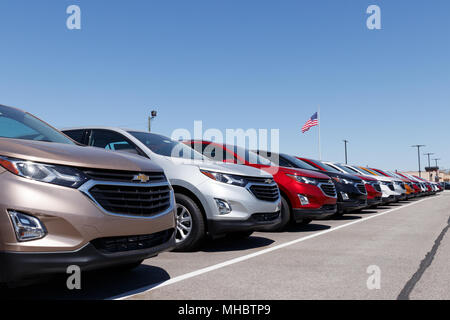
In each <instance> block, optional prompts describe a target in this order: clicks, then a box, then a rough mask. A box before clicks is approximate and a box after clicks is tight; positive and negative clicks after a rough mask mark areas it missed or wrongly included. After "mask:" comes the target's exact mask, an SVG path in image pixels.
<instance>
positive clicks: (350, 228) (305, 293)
mask: <svg viewBox="0 0 450 320" xmlns="http://www.w3.org/2000/svg"><path fill="white" fill-rule="evenodd" d="M449 215H450V193H449V192H445V193H442V194H440V195H437V196H434V197H427V198H423V199H418V200H413V201H406V202H402V203H401V204H393V205H390V206H384V207H381V208H379V209H376V210H372V209H371V210H364V211H362V212H360V213H354V214H349V215H345V216H344V217H342V218H340V219H337V220H323V221H316V222H313V223H312V224H310V225H308V226H303V227H302V226H293V227H290V229H289V230H287V231H285V232H281V233H262V232H258V233H254V234H253V235H252V237H250V238H249V239H247V240H240V241H236V240H234V241H233V240H230V239H220V240H216V241H213V242H210V243H208V244H206V245H205V246H204V247H203V249H202V250H201V251H198V252H194V253H173V252H167V253H163V254H161V255H159V256H158V257H156V258H153V259H149V260H146V261H145V262H144V264H143V265H142V266H140V267H139V268H137V269H135V270H133V271H130V272H112V271H110V272H106V271H103V272H96V273H89V274H85V275H83V279H82V289H81V290H77V291H69V290H67V289H65V288H66V287H65V281H66V279H65V278H63V277H61V278H59V279H54V280H52V281H50V282H46V283H42V284H39V285H34V286H30V287H27V288H20V289H14V290H8V293H7V294H8V296H9V297H19V298H62V299H71V298H77V299H80V298H81V299H85V298H86V299H91V298H95V299H111V298H116V299H117V298H119V299H169V300H174V299H397V298H402V299H408V298H411V299H416V298H417V299H423V298H432V299H440V298H447V299H448V298H449V293H448V287H449V284H450V277H449V276H448V272H447V270H446V263H447V262H448V260H449V259H448V258H449V252H450V250H448V249H449V247H450V236H449V235H448V233H446V230H447V229H448V223H449ZM446 228H447V229H446ZM369 266H375V268H376V270H379V271H380V278H379V279H380V289H372V290H369V289H368V287H367V281H368V279H369V277H371V279H372V278H373V276H374V275H373V274H369V273H367V270H368V267H369ZM372 268H373V267H372Z"/></svg>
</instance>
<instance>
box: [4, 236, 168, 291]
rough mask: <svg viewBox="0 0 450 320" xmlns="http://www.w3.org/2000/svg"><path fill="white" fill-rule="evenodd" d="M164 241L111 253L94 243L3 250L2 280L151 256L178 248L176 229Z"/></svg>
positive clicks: (108, 264)
mask: <svg viewBox="0 0 450 320" xmlns="http://www.w3.org/2000/svg"><path fill="white" fill-rule="evenodd" d="M164 233H165V234H164V236H163V237H161V238H160V239H159V242H160V244H156V245H155V246H152V247H149V248H145V249H138V250H130V251H127V250H124V251H119V252H114V253H110V252H108V251H105V250H102V249H99V248H98V247H97V246H96V245H94V244H93V242H89V243H88V244H87V245H85V246H84V247H82V248H81V249H79V250H76V251H71V252H48V253H38V252H35V253H30V252H27V253H24V252H0V282H6V283H8V282H17V281H22V280H28V279H32V278H38V277H40V276H43V275H56V274H66V272H67V268H68V267H69V266H71V265H75V266H78V267H80V269H81V271H91V270H96V269H103V268H108V267H112V266H116V265H122V264H128V263H134V262H138V261H141V260H144V259H148V258H151V257H154V256H156V255H158V253H161V252H163V251H166V250H170V249H172V248H174V247H175V232H174V229H170V230H166V231H165V232H164Z"/></svg>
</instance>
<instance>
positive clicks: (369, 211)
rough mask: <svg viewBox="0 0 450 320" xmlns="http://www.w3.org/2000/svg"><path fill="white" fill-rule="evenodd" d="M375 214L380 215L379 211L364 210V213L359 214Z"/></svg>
mask: <svg viewBox="0 0 450 320" xmlns="http://www.w3.org/2000/svg"><path fill="white" fill-rule="evenodd" d="M374 213H378V211H375V210H362V211H360V212H358V214H374Z"/></svg>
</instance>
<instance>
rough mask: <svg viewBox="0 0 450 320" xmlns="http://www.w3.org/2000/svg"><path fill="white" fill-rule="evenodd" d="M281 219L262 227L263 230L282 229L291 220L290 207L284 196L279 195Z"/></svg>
mask: <svg viewBox="0 0 450 320" xmlns="http://www.w3.org/2000/svg"><path fill="white" fill-rule="evenodd" d="M280 215H281V221H280V222H279V223H277V224H276V225H274V226H272V227H268V228H267V227H266V228H264V231H271V232H273V231H275V232H276V231H282V230H283V229H284V228H286V226H287V225H288V224H289V222H291V207H290V206H289V202H288V201H287V200H286V198H285V197H283V196H282V197H281V211H280Z"/></svg>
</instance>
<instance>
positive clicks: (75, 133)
mask: <svg viewBox="0 0 450 320" xmlns="http://www.w3.org/2000/svg"><path fill="white" fill-rule="evenodd" d="M63 132H64V134H65V135H66V136H69V137H70V138H72V139H73V140H75V141H76V142H78V143H84V134H85V132H86V130H69V131H63Z"/></svg>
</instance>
